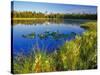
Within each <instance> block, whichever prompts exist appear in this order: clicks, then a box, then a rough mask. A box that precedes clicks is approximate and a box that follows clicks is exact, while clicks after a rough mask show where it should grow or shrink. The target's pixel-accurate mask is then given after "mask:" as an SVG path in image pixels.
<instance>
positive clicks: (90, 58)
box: [12, 22, 97, 73]
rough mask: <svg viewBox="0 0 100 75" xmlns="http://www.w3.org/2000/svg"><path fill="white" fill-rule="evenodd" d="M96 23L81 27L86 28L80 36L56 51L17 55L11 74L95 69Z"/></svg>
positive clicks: (85, 24)
mask: <svg viewBox="0 0 100 75" xmlns="http://www.w3.org/2000/svg"><path fill="white" fill-rule="evenodd" d="M96 26H97V25H96V22H87V23H84V24H82V25H81V27H83V28H86V29H87V30H86V32H84V33H83V35H82V36H79V35H76V37H75V39H74V40H71V41H66V43H65V44H64V45H63V46H62V47H61V48H60V49H59V50H57V51H55V52H53V53H51V54H46V53H45V52H41V51H40V50H33V51H36V52H30V54H29V55H28V56H25V55H23V53H22V54H19V55H18V56H16V57H15V58H14V59H13V61H14V62H13V63H12V64H13V73H32V72H34V73H36V72H52V71H68V70H84V69H96V68H97V32H96Z"/></svg>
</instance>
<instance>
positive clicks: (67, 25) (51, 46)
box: [12, 19, 88, 54]
mask: <svg viewBox="0 0 100 75" xmlns="http://www.w3.org/2000/svg"><path fill="white" fill-rule="evenodd" d="M86 21H88V20H77V19H76V20H73V19H70V20H42V21H41V20H40V19H38V20H31V21H30V20H28V21H25V20H16V21H13V25H12V37H13V39H12V41H13V54H16V53H20V52H22V51H23V52H24V53H26V54H27V53H28V52H30V51H31V50H41V51H45V52H47V53H50V52H53V51H55V50H59V48H60V47H61V46H62V45H64V43H65V42H66V41H70V40H72V39H74V38H75V36H76V35H81V34H82V33H83V32H84V31H85V30H84V29H83V28H81V27H80V24H82V23H84V22H86Z"/></svg>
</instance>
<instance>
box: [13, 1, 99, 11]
mask: <svg viewBox="0 0 100 75" xmlns="http://www.w3.org/2000/svg"><path fill="white" fill-rule="evenodd" d="M14 10H16V11H36V12H43V13H45V12H46V11H48V13H96V12H97V7H96V6H83V5H70V4H54V3H39V2H24V1H14Z"/></svg>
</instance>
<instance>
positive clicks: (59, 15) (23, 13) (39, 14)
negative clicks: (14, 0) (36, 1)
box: [11, 11, 97, 20]
mask: <svg viewBox="0 0 100 75" xmlns="http://www.w3.org/2000/svg"><path fill="white" fill-rule="evenodd" d="M11 16H12V18H60V19H93V20H96V19H97V14H87V13H83V14H80V13H78V14H74V13H71V14H69V13H66V14H63V13H49V14H47V13H42V12H35V11H34V12H32V11H12V12H11Z"/></svg>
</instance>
